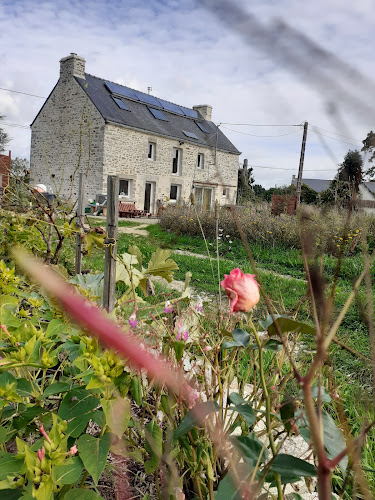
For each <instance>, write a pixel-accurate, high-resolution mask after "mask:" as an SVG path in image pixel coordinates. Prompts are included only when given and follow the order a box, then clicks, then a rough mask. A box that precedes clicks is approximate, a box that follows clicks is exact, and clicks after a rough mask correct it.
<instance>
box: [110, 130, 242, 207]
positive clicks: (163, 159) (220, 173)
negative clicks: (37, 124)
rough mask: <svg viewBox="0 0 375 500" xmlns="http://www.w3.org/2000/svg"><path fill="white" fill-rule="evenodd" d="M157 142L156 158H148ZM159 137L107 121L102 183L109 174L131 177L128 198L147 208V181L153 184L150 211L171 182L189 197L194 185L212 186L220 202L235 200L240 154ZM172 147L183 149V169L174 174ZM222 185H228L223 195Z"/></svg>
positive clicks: (185, 196)
mask: <svg viewBox="0 0 375 500" xmlns="http://www.w3.org/2000/svg"><path fill="white" fill-rule="evenodd" d="M150 142H151V143H154V144H155V158H154V159H152V160H151V159H149V158H148V150H149V148H148V146H149V143H150ZM181 142H182V141H178V140H174V139H170V138H166V137H159V136H156V135H152V134H150V133H147V132H142V131H137V130H132V129H129V128H126V127H123V126H119V125H113V124H107V125H106V127H105V132H104V154H103V186H102V191H103V192H105V189H106V185H105V179H106V176H107V175H118V176H119V177H120V178H122V179H127V180H129V181H130V192H129V197H128V198H127V199H128V200H129V201H135V203H136V207H137V208H139V209H143V208H144V201H145V186H146V183H152V184H153V190H154V192H153V195H152V200H151V205H152V206H151V210H150V211H151V212H152V213H155V212H156V209H157V200H163V199H164V200H165V198H169V196H170V188H171V185H177V186H179V188H178V192H179V197H180V198H182V199H184V200H185V201H188V199H189V196H190V193H191V192H192V189H193V186H195V187H196V188H199V187H205V188H208V189H212V199H213V200H218V202H219V203H220V204H226V203H234V202H235V199H236V190H237V172H238V155H235V154H232V153H227V152H224V151H217V152H215V150H214V149H212V148H207V147H204V146H201V145H199V144H192V143H189V142H187V141H183V143H182V144H180V143H181ZM173 148H179V149H180V150H181V152H182V161H181V171H180V173H179V174H177V175H176V174H172V161H173ZM198 153H200V154H203V155H204V164H203V168H202V169H198V168H197V157H198ZM223 189H226V193H225V196H223Z"/></svg>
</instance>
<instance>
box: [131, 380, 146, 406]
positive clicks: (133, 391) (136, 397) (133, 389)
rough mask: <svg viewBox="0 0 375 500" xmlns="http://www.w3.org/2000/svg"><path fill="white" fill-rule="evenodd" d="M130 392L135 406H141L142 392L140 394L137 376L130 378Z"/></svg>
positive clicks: (140, 384)
mask: <svg viewBox="0 0 375 500" xmlns="http://www.w3.org/2000/svg"><path fill="white" fill-rule="evenodd" d="M130 392H131V394H132V396H133V398H134V401H135V402H136V403H137V405H138V406H142V405H143V392H142V383H141V377H140V376H139V375H136V376H135V377H133V378H132V381H131V384H130Z"/></svg>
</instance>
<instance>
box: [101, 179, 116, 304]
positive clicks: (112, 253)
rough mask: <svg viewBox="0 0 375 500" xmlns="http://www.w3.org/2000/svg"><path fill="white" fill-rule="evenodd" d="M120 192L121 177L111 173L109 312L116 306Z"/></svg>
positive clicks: (107, 264)
mask: <svg viewBox="0 0 375 500" xmlns="http://www.w3.org/2000/svg"><path fill="white" fill-rule="evenodd" d="M118 193H119V178H118V176H116V175H109V176H108V177H107V235H106V243H105V257H104V286H103V288H104V290H103V307H104V309H106V310H107V312H109V313H110V312H112V311H113V308H114V307H115V288H116V255H117V226H118Z"/></svg>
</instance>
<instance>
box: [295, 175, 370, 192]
mask: <svg viewBox="0 0 375 500" xmlns="http://www.w3.org/2000/svg"><path fill="white" fill-rule="evenodd" d="M331 182H332V180H326V179H304V178H302V184H306V185H307V186H309V187H311V189H313V190H314V191H316V192H317V193H321V192H322V191H325V190H326V189H328V188H329V185H330V184H331ZM292 184H294V185H295V186H297V179H292ZM362 184H364V185H365V186H366V187H367V189H368V190H369V191H370V192H371V193H375V182H362Z"/></svg>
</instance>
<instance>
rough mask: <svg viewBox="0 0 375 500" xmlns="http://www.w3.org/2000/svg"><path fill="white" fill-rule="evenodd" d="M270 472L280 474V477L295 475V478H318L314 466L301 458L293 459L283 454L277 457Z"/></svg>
mask: <svg viewBox="0 0 375 500" xmlns="http://www.w3.org/2000/svg"><path fill="white" fill-rule="evenodd" d="M270 470H271V471H273V472H276V473H277V474H280V476H282V475H283V474H284V475H288V476H291V475H292V474H293V475H294V476H302V477H313V476H316V469H315V467H314V466H313V465H312V464H310V463H309V462H306V461H305V460H301V459H300V458H297V457H293V456H292V455H285V454H283V453H281V454H279V455H276V457H275V460H274V461H273V462H272V465H271V467H270Z"/></svg>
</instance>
